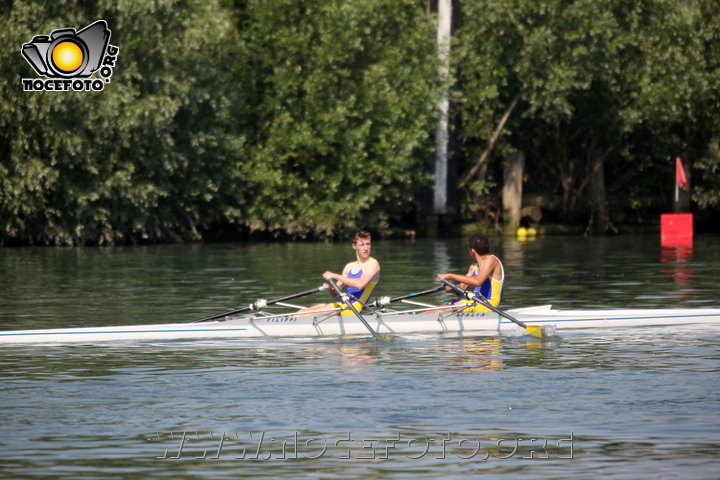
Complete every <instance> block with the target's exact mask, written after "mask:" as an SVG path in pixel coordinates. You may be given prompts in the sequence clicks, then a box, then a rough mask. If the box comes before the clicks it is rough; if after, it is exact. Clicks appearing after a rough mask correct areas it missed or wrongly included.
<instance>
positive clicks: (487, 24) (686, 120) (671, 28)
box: [456, 0, 718, 221]
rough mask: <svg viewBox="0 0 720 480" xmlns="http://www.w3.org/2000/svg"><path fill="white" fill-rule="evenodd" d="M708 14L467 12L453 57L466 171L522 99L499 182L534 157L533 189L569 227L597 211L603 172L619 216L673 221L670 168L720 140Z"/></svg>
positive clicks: (599, 0) (557, 5) (582, 6)
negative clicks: (659, 215)
mask: <svg viewBox="0 0 720 480" xmlns="http://www.w3.org/2000/svg"><path fill="white" fill-rule="evenodd" d="M711 4H713V2H712V1H704V2H676V1H674V0H639V1H627V0H577V1H571V2H567V1H562V0H547V1H542V2H536V1H531V0H512V1H506V2H493V1H490V0H474V1H468V2H465V3H464V4H463V9H464V17H463V18H464V20H465V21H464V23H463V28H462V30H461V31H460V32H459V34H458V37H459V39H458V42H459V44H460V47H459V49H458V52H459V55H458V56H457V57H456V59H457V69H458V70H457V71H458V78H459V83H460V89H459V90H460V94H459V105H460V116H461V119H462V123H463V127H464V128H463V129H462V131H461V132H460V133H459V136H460V140H461V145H462V147H461V153H462V154H463V157H464V158H465V160H464V161H465V162H472V161H474V160H475V158H476V157H477V156H478V152H479V151H480V150H481V149H482V148H484V146H485V141H486V139H487V138H488V137H489V132H490V131H492V129H493V128H494V126H495V124H497V122H498V119H499V118H500V116H501V115H502V114H503V112H504V111H505V109H506V108H507V105H508V104H509V103H510V100H511V99H512V98H513V97H515V95H518V94H520V95H521V98H522V100H521V103H520V104H519V106H518V108H517V109H516V111H515V112H514V113H513V116H512V117H511V119H510V121H509V122H508V124H507V126H506V127H505V129H504V130H503V132H502V136H501V140H500V144H499V145H498V148H496V150H495V160H494V161H493V162H492V166H494V167H495V169H496V170H497V169H499V167H501V166H502V158H504V156H505V155H506V154H507V153H508V152H510V151H513V150H518V149H519V150H523V151H525V152H526V155H527V159H528V162H527V164H526V169H527V173H528V178H529V179H530V180H529V182H527V185H526V189H527V190H529V191H531V192H543V193H546V194H547V193H550V194H553V195H555V196H556V197H557V198H558V199H559V204H560V205H561V209H562V219H564V220H570V221H573V220H576V219H578V218H579V217H582V216H585V215H587V213H588V212H589V210H590V209H591V208H593V209H594V208H596V206H595V205H593V203H592V201H591V197H592V196H591V194H590V192H589V185H590V183H591V176H592V172H593V171H594V170H595V169H596V168H603V169H604V171H605V175H604V176H605V178H606V183H607V186H606V192H607V195H608V198H607V203H608V204H609V205H610V206H611V207H613V206H615V207H617V208H618V209H623V208H640V206H642V207H651V208H654V209H660V208H663V207H662V204H663V203H664V204H665V207H664V208H665V209H668V208H669V207H670V201H669V197H670V193H671V185H672V183H671V182H672V178H673V177H672V165H673V163H672V159H674V157H675V155H683V156H684V157H686V158H687V157H688V156H689V157H694V158H697V156H699V155H702V154H703V153H702V152H704V151H705V150H706V149H707V146H708V145H709V143H708V136H710V137H712V136H713V135H715V134H714V133H711V132H713V131H714V132H717V113H716V112H717V111H718V110H717V109H716V108H715V109H713V108H708V105H712V104H713V102H709V104H708V103H706V104H705V106H703V105H702V103H703V102H705V100H706V99H707V97H708V96H711V97H713V98H715V99H716V98H717V93H716V92H717V88H714V89H713V88H709V87H710V85H711V84H712V83H714V84H715V85H716V86H717V82H716V81H715V82H713V81H712V77H713V76H716V75H717V73H716V72H717V68H715V69H713V68H709V67H706V66H704V65H705V64H706V62H707V59H708V58H710V57H715V60H714V62H715V63H714V65H715V66H717V51H718V50H717V48H715V49H714V50H713V49H712V47H711V45H715V47H717V43H716V42H717V40H716V39H717V33H713V34H709V33H708V32H709V30H711V31H714V32H716V31H717V26H716V24H717V22H714V21H713V19H714V18H717V16H716V15H712V14H711V13H710V12H706V13H705V14H701V13H700V10H701V9H702V8H705V9H706V10H708V9H711V7H710V5H711ZM702 5H704V6H702ZM714 5H715V6H714V7H712V8H714V10H717V2H714ZM701 7H702V8H701ZM713 13H717V12H713ZM699 33H700V34H699ZM703 41H704V42H705V45H704V46H703ZM713 42H715V43H713ZM699 99H702V100H700V101H698V100H699ZM715 104H716V103H715ZM691 163H692V162H691ZM694 165H696V167H697V168H706V167H704V165H705V164H704V163H703V162H698V163H695V164H694ZM598 166H599V167H598ZM708 172H709V170H708ZM491 174H492V172H491ZM496 175H497V174H496ZM711 190H712V187H711ZM663 191H666V192H667V195H665V196H663V194H662V193H660V192H663ZM648 199H651V200H650V201H648Z"/></svg>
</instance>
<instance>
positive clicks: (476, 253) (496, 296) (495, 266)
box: [435, 233, 505, 312]
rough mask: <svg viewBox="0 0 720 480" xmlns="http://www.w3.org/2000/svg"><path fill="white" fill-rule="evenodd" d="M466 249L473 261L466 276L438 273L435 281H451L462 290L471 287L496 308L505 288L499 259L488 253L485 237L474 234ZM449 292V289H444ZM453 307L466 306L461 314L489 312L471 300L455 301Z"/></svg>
mask: <svg viewBox="0 0 720 480" xmlns="http://www.w3.org/2000/svg"><path fill="white" fill-rule="evenodd" d="M468 249H469V251H470V257H472V259H473V260H474V262H473V264H472V265H470V268H469V269H468V272H467V274H465V275H461V274H459V273H440V274H438V276H437V277H436V278H435V280H436V281H438V282H442V281H443V279H447V280H451V281H453V282H455V283H457V284H458V286H459V287H460V288H462V289H463V290H467V289H468V288H471V287H473V288H474V290H475V291H476V292H479V293H480V294H481V295H482V296H483V297H485V298H486V299H487V300H488V301H489V302H490V304H491V305H493V306H494V307H497V306H498V305H499V304H500V299H501V298H502V294H503V289H504V287H505V270H504V269H503V265H502V263H501V262H500V259H499V258H497V257H496V256H495V255H492V254H491V253H490V242H489V241H488V238H487V237H486V236H485V235H482V234H477V233H476V234H474V235H471V236H470V238H469V239H468ZM445 289H446V290H449V289H450V287H446V288H445ZM452 305H453V306H457V305H468V307H467V308H465V309H463V312H489V311H490V310H489V309H488V308H487V307H485V306H483V305H481V304H479V303H475V302H473V301H471V300H456V301H455V302H453V303H452Z"/></svg>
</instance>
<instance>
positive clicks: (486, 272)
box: [436, 259, 497, 290]
mask: <svg viewBox="0 0 720 480" xmlns="http://www.w3.org/2000/svg"><path fill="white" fill-rule="evenodd" d="M495 262H497V260H494V259H493V260H491V261H486V262H484V266H483V268H482V269H480V270H479V271H478V274H477V275H476V276H471V275H470V273H471V271H472V266H471V267H470V270H468V274H467V275H460V274H459V273H441V274H439V275H438V276H437V277H436V280H437V281H438V282H442V281H443V279H448V280H452V281H453V282H455V283H458V284H459V285H458V286H459V287H460V288H462V289H463V290H467V289H468V288H470V287H473V288H474V287H479V286H480V285H482V284H483V282H484V281H485V280H487V278H488V277H489V276H490V274H491V273H492V271H493V268H495Z"/></svg>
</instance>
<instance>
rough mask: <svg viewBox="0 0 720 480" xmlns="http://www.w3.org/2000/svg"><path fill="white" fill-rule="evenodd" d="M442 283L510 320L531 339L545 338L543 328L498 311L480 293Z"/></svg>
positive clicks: (545, 334)
mask: <svg viewBox="0 0 720 480" xmlns="http://www.w3.org/2000/svg"><path fill="white" fill-rule="evenodd" d="M442 283H444V284H445V285H447V286H448V287H450V288H452V289H453V290H454V291H455V292H457V293H458V294H460V295H463V296H464V297H465V298H467V299H468V300H475V301H476V302H479V303H481V304H482V305H484V306H486V307H487V308H489V309H490V310H492V311H493V312H495V313H497V314H498V315H500V316H502V317H505V318H507V319H508V320H510V321H511V322H513V323H516V324H518V325H520V326H521V327H522V328H524V329H525V331H526V332H527V334H528V335H532V336H533V337H538V338H542V337H546V336H547V333H546V332H545V327H541V326H539V325H527V324H525V323H523V322H521V321H520V320H518V319H517V318H515V317H513V316H512V315H510V314H508V313H506V312H503V311H502V310H500V309H499V308H497V307H495V306H494V305H493V304H491V303H490V302H488V300H487V298H485V297H483V296H482V294H481V293H480V292H474V291H472V290H463V289H462V288H460V287H458V286H457V285H455V284H454V283H452V282H450V281H448V280H446V279H444V278H443V279H442Z"/></svg>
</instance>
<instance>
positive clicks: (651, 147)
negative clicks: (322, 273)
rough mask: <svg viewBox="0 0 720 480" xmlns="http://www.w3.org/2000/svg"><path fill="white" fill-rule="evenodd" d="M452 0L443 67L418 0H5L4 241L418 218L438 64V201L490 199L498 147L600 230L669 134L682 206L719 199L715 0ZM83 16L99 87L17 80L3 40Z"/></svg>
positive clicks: (308, 233)
mask: <svg viewBox="0 0 720 480" xmlns="http://www.w3.org/2000/svg"><path fill="white" fill-rule="evenodd" d="M430 3H432V2H430ZM454 10H455V17H456V19H455V22H454V27H453V28H454V32H453V40H452V50H451V62H452V65H451V67H452V69H451V70H452V80H451V82H450V84H449V85H441V84H440V82H439V80H438V79H439V76H438V60H437V53H436V48H437V47H436V38H435V35H436V33H435V32H436V23H435V22H436V18H435V14H434V13H433V6H432V5H431V4H429V3H428V2H427V1H418V0H398V1H392V2H387V1H382V0H362V1H353V0H351V1H346V0H330V1H301V0H273V1H255V0H249V1H230V0H213V1H199V0H187V1H182V2H181V1H168V0H158V1H153V2H104V1H101V2H76V1H72V2H71V1H69V0H59V1H57V2H51V3H48V2H40V1H27V2H13V3H11V4H8V3H5V4H3V6H2V7H0V11H1V13H2V16H1V17H0V39H2V43H3V45H5V46H6V47H7V48H5V49H2V50H0V64H1V65H2V66H3V68H2V69H1V70H0V243H2V244H6V245H8V244H56V245H82V244H113V243H126V242H161V241H162V242H164V241H195V240H200V239H203V238H205V239H207V238H238V237H246V236H249V235H256V234H261V235H268V236H284V237H293V238H328V237H333V236H336V235H338V234H342V233H343V232H345V231H347V230H348V229H350V228H353V227H354V226H357V225H363V226H366V227H369V228H371V229H375V230H377V231H386V230H390V229H395V228H399V227H400V226H402V227H408V228H415V227H421V226H422V224H423V223H424V222H425V221H426V218H427V215H426V212H427V210H426V205H427V201H426V200H427V197H428V195H427V192H428V191H429V189H430V188H432V175H433V171H434V170H433V162H434V130H435V127H436V124H437V114H436V110H437V104H438V99H439V96H440V94H441V91H442V89H443V88H446V87H448V88H449V89H450V95H451V109H452V112H453V113H452V122H451V123H452V125H453V126H454V127H453V130H452V132H451V135H452V142H451V154H452V155H453V158H454V162H455V164H456V165H457V169H458V178H459V186H458V189H459V201H460V205H459V207H460V208H459V213H458V216H457V217H456V219H455V220H456V221H458V222H463V221H481V222H485V223H486V224H496V223H498V222H502V217H501V213H500V212H501V208H500V204H499V202H500V200H499V198H500V196H499V190H500V188H501V187H502V172H503V168H504V165H505V162H506V159H507V157H508V156H509V155H511V154H513V153H514V152H518V151H520V152H522V153H523V154H524V156H525V158H526V161H525V174H524V175H525V178H524V191H525V192H526V201H527V202H528V204H529V205H530V204H531V205H533V206H535V207H536V208H537V209H540V211H542V213H543V221H553V222H561V223H565V224H574V225H578V224H581V225H586V224H587V225H592V228H593V231H594V232H598V233H603V232H606V231H612V229H613V228H614V225H615V224H618V223H620V222H633V223H641V224H642V223H648V222H650V223H652V222H656V221H657V217H658V214H659V212H661V211H667V210H669V209H670V207H671V205H672V194H673V190H672V186H673V183H672V182H673V178H674V170H673V169H674V158H675V157H676V156H681V157H682V158H683V159H684V161H685V162H686V170H687V171H688V176H689V177H690V183H691V187H692V190H691V192H692V193H691V195H692V198H691V203H690V206H691V208H692V210H693V211H695V212H697V214H698V218H700V219H706V221H707V222H710V221H712V219H717V218H718V211H719V210H720V24H718V22H717V20H716V19H717V18H720V6H719V4H718V3H717V1H715V0H687V1H676V0H637V1H627V0H592V1H585V0H576V1H571V2H567V1H560V0H546V1H542V2H537V1H532V0H509V1H503V2H496V1H491V0H461V1H456V2H455V4H454ZM98 19H104V20H106V21H107V22H108V26H109V28H110V29H111V31H112V38H111V40H110V43H111V44H112V45H116V46H118V47H119V48H120V51H119V55H118V59H117V64H116V66H115V69H114V73H113V76H112V81H111V83H109V84H107V85H106V86H105V88H104V90H103V91H101V92H24V91H23V89H22V85H21V79H22V78H33V77H35V76H36V74H35V72H34V71H33V70H32V68H31V67H30V65H29V64H28V63H27V62H26V61H25V60H24V58H23V57H22V56H21V55H20V49H21V47H22V44H23V43H27V42H29V41H30V40H31V39H32V38H33V37H34V36H36V35H49V34H50V32H52V31H53V30H54V29H57V28H66V27H74V28H76V29H80V28H82V27H84V26H86V25H88V24H90V23H92V22H93V21H95V20H98ZM503 118H505V119H506V120H505V121H503ZM499 127H502V128H499ZM491 140H494V141H493V142H491ZM489 145H491V146H492V148H488V147H489Z"/></svg>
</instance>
